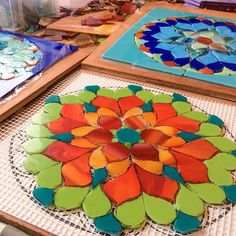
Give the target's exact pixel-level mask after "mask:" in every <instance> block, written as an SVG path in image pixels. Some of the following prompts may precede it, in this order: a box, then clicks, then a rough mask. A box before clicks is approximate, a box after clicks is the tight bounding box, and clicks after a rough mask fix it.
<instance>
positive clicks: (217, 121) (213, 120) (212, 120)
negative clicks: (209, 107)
mask: <svg viewBox="0 0 236 236" xmlns="http://www.w3.org/2000/svg"><path fill="white" fill-rule="evenodd" d="M208 122H209V123H212V124H215V125H218V126H219V127H222V126H223V125H224V121H223V120H221V119H220V118H219V117H218V116H216V115H210V116H209V119H208Z"/></svg>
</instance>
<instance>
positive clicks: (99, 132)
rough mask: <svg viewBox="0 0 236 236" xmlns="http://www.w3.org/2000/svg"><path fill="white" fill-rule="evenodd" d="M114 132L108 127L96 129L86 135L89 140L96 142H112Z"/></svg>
mask: <svg viewBox="0 0 236 236" xmlns="http://www.w3.org/2000/svg"><path fill="white" fill-rule="evenodd" d="M113 137H114V136H113V134H112V133H111V132H110V131H109V130H107V129H102V128H101V129H95V130H93V131H91V132H90V133H89V134H87V135H86V136H85V138H87V139H88V140H89V141H91V142H92V143H95V144H99V145H101V144H106V143H109V142H111V140H112V139H113Z"/></svg>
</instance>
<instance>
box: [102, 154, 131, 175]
mask: <svg viewBox="0 0 236 236" xmlns="http://www.w3.org/2000/svg"><path fill="white" fill-rule="evenodd" d="M129 163H130V160H129V158H126V159H125V160H122V161H115V162H111V163H109V164H108V165H107V170H108V172H109V174H110V175H111V176H118V175H122V174H124V173H125V172H126V171H127V169H128V168H129Z"/></svg>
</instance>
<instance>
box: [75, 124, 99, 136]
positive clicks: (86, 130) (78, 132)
mask: <svg viewBox="0 0 236 236" xmlns="http://www.w3.org/2000/svg"><path fill="white" fill-rule="evenodd" d="M95 129H97V128H96V127H94V126H83V127H79V128H76V129H73V130H72V131H71V133H72V134H73V135H75V136H78V137H82V136H85V135H86V134H88V133H90V132H91V131H93V130H95Z"/></svg>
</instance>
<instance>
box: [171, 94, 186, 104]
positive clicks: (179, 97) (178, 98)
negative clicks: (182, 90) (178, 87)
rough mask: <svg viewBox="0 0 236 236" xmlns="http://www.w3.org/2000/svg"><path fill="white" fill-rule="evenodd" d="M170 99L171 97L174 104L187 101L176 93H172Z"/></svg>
mask: <svg viewBox="0 0 236 236" xmlns="http://www.w3.org/2000/svg"><path fill="white" fill-rule="evenodd" d="M172 97H173V101H174V102H176V101H182V102H187V100H188V99H187V98H186V97H185V96H183V95H181V94H178V93H173V95H172Z"/></svg>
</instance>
